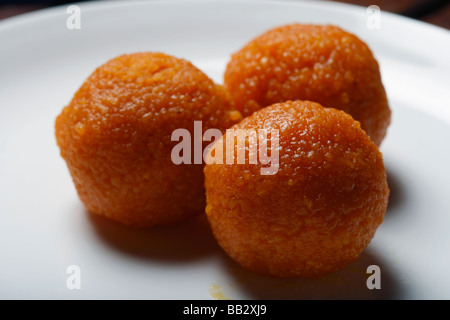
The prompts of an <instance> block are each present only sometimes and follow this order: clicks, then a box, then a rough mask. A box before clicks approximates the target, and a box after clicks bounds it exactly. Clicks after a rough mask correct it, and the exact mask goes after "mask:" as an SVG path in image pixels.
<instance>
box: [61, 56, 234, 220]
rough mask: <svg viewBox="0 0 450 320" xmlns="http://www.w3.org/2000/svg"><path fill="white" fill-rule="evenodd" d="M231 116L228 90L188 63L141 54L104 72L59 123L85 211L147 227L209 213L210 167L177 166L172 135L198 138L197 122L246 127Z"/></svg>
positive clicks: (122, 58)
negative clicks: (207, 180) (206, 173)
mask: <svg viewBox="0 0 450 320" xmlns="http://www.w3.org/2000/svg"><path fill="white" fill-rule="evenodd" d="M230 111H231V104H230V100H229V97H228V95H227V93H226V92H225V91H224V90H223V88H222V87H221V86H218V85H216V84H214V83H213V81H212V80H210V79H209V78H208V77H207V76H206V75H205V74H204V73H203V72H201V71H200V70H198V69H197V68H196V67H194V66H193V65H192V64H191V63H189V62H188V61H185V60H183V59H178V58H175V57H172V56H168V55H165V54H162V53H135V54H129V55H122V56H119V57H117V58H115V59H112V60H110V61H108V62H107V63H106V64H104V65H102V66H101V67H99V68H98V69H97V70H96V71H95V72H94V73H93V74H92V75H91V76H90V77H89V78H88V79H87V80H86V81H85V82H84V83H83V85H82V86H81V88H80V89H79V90H78V92H77V93H76V94H75V96H74V97H73V100H72V101H71V102H70V104H69V105H68V106H67V107H65V108H64V109H63V111H62V112H61V114H60V115H59V116H58V117H57V119H56V123H55V129H56V132H55V133H56V138H57V142H58V145H59V147H60V150H61V155H62V157H63V158H64V159H65V160H66V162H67V165H68V168H69V170H70V173H71V175H72V177H73V181H74V183H75V186H76V189H77V191H78V194H79V196H80V198H81V200H82V201H83V203H84V205H85V206H86V208H87V209H88V210H90V211H92V212H94V213H98V214H102V215H105V216H107V217H109V218H112V219H114V220H117V221H120V222H123V223H125V224H128V225H133V226H142V227H146V226H152V225H156V224H165V223H170V222H174V221H178V220H182V219H185V218H186V217H188V216H190V215H192V214H194V213H202V212H203V211H204V206H205V194H204V184H203V182H204V177H203V172H202V169H203V165H193V164H192V165H185V164H181V165H178V166H177V165H175V164H173V162H172V160H171V150H172V148H173V146H174V145H176V144H177V143H178V142H176V141H171V134H172V132H173V131H174V130H175V129H179V128H185V129H187V130H189V132H191V135H192V136H193V132H192V131H193V124H194V120H202V121H203V123H202V124H203V130H206V129H208V128H218V129H221V130H224V129H225V128H227V127H229V126H231V125H232V124H233V123H234V122H235V121H236V120H240V117H239V116H240V115H239V113H238V115H237V116H236V112H230ZM232 119H234V120H232ZM233 121H234V122H233Z"/></svg>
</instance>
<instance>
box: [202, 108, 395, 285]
mask: <svg viewBox="0 0 450 320" xmlns="http://www.w3.org/2000/svg"><path fill="white" fill-rule="evenodd" d="M231 129H233V130H234V131H233V135H238V133H236V132H243V133H245V134H246V135H247V136H248V137H247V138H244V139H241V141H244V142H243V143H241V144H238V142H237V141H238V140H236V142H235V144H234V147H235V148H234V150H232V151H231V152H229V154H233V153H234V154H235V156H236V158H237V155H238V154H239V152H240V151H242V150H244V151H247V152H248V151H251V152H250V153H249V154H248V155H247V158H248V159H249V160H250V159H251V157H250V155H254V154H255V153H257V154H258V161H257V162H256V163H255V161H253V162H250V161H246V162H245V163H242V161H241V162H240V163H239V162H238V161H234V163H233V164H232V163H231V162H225V161H221V162H220V161H218V158H217V157H214V155H215V154H216V152H217V150H218V149H219V148H217V147H216V145H213V147H212V148H211V149H210V151H209V152H210V154H209V155H208V157H207V159H208V161H207V164H206V166H205V169H204V171H205V185H206V196H207V206H206V214H207V218H208V221H209V223H210V225H211V228H212V230H213V234H214V236H215V237H216V239H217V240H218V243H219V244H220V246H221V247H222V248H223V249H224V251H225V252H226V253H227V254H228V255H229V256H230V257H231V258H232V259H233V260H235V261H236V262H237V263H239V264H240V265H241V266H243V267H244V268H246V269H248V270H251V271H254V272H256V273H260V274H265V275H270V276H273V277H281V278H291V277H318V276H322V275H325V274H328V273H331V272H335V271H338V270H340V269H342V268H344V267H345V266H347V265H348V264H349V263H351V262H353V261H355V260H357V259H358V257H359V256H360V255H361V253H362V251H363V250H364V249H365V248H366V246H367V245H368V244H369V242H370V241H371V239H372V238H373V237H374V235H375V232H376V230H377V228H378V226H379V225H380V224H381V223H382V221H383V218H384V215H385V211H386V207H387V203H388V196H389V189H388V185H387V181H386V171H385V168H384V164H383V158H382V154H381V153H380V151H379V150H378V147H377V146H376V145H375V144H374V143H373V141H372V140H371V139H370V138H369V137H368V136H367V134H366V133H365V132H364V131H363V130H362V129H361V128H360V124H359V122H357V121H355V120H354V119H353V118H352V117H351V116H350V115H348V114H347V113H345V112H343V111H340V110H337V109H334V108H325V107H322V106H321V105H320V104H317V103H314V102H308V101H287V102H284V103H278V104H274V105H272V106H269V107H266V108H263V109H261V110H259V111H256V112H254V113H253V114H252V115H251V116H249V117H247V118H244V119H243V120H242V121H241V122H240V123H238V124H236V125H234V126H233V127H232V128H231ZM231 132H232V131H228V130H227V132H226V134H225V135H224V136H223V137H222V138H221V139H220V140H218V142H217V143H220V141H222V144H223V145H224V146H226V147H228V146H230V145H231V144H227V143H228V142H225V141H228V140H227V136H228V135H229V134H230V133H231ZM252 132H255V133H252ZM269 133H270V134H269ZM255 136H256V137H257V139H255V138H254V137H255ZM255 144H256V146H255ZM262 148H264V150H262ZM261 151H263V152H261ZM227 152H228V150H226V152H224V154H225V153H227ZM268 155H269V156H268ZM224 157H225V156H224ZM230 159H231V157H230ZM277 159H278V160H277ZM212 160H215V161H214V162H213V161H212ZM270 167H272V170H268V169H269V168H270Z"/></svg>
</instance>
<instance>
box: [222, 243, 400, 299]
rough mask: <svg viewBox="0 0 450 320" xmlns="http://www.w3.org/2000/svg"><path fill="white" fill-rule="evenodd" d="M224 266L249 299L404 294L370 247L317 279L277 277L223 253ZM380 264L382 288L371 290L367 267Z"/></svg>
mask: <svg viewBox="0 0 450 320" xmlns="http://www.w3.org/2000/svg"><path fill="white" fill-rule="evenodd" d="M222 262H223V266H224V269H225V270H226V272H228V273H229V274H230V276H231V278H232V279H233V280H232V283H233V284H231V285H230V287H232V288H233V290H238V291H239V292H244V293H245V295H246V297H247V298H248V299H255V300H259V299H262V300H264V299H266V300H299V299H305V300H319V299H321V300H331V299H333V300H344V299H348V300H373V299H379V300H391V299H399V298H400V297H401V295H402V287H401V283H400V282H398V281H396V279H395V278H394V277H393V274H392V268H391V267H389V266H388V265H387V263H385V262H384V261H380V260H379V259H378V258H377V257H376V256H375V255H374V254H373V253H371V252H370V251H369V248H367V249H366V250H365V251H364V252H363V254H362V255H361V256H360V258H359V259H358V260H357V261H356V262H353V263H351V264H350V265H348V266H347V267H346V268H345V269H343V270H341V271H338V272H336V273H333V274H330V275H327V276H324V277H321V278H314V279H275V278H271V277H266V276H262V275H258V274H255V273H252V272H250V271H247V270H245V269H243V268H242V267H241V266H239V265H238V264H237V263H236V262H234V261H233V260H231V259H230V258H228V257H227V256H226V255H225V254H223V255H222ZM370 265H377V266H379V267H380V274H381V277H380V279H381V281H380V283H381V289H372V290H370V289H368V288H367V279H368V277H369V276H370V275H371V273H367V267H368V266H370Z"/></svg>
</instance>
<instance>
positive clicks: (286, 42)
mask: <svg viewBox="0 0 450 320" xmlns="http://www.w3.org/2000/svg"><path fill="white" fill-rule="evenodd" d="M224 86H225V88H226V89H227V90H228V91H229V92H230V94H231V96H232V98H233V100H234V102H235V103H236V107H237V108H238V109H239V110H240V111H241V112H242V114H243V115H244V116H247V115H250V114H252V113H253V112H254V111H256V110H259V109H260V108H262V107H265V106H269V105H271V104H273V103H277V102H283V101H286V100H297V99H298V100H310V101H315V102H318V103H320V104H322V105H323V106H325V107H332V108H336V109H340V110H343V111H345V112H347V113H349V114H351V115H352V117H353V118H354V119H356V120H358V121H359V122H360V123H361V127H362V128H363V129H364V130H365V131H366V132H367V134H368V135H369V136H370V137H371V138H372V140H373V141H374V142H375V144H377V145H380V143H381V141H382V140H383V138H384V136H385V135H386V130H387V127H388V126H389V123H390V115H391V111H390V109H389V106H388V102H387V98H386V93H385V90H384V87H383V84H382V82H381V76H380V72H379V66H378V63H377V61H376V60H375V58H374V56H373V54H372V52H371V51H370V49H369V47H368V46H367V45H366V44H365V43H364V42H362V41H361V40H360V39H358V38H357V37H356V36H355V35H353V34H351V33H348V32H346V31H344V30H342V29H340V28H338V27H335V26H331V25H324V26H322V25H302V24H293V25H286V26H281V27H277V28H274V29H271V30H269V31H267V32H265V33H264V34H262V35H260V36H258V37H256V38H255V39H253V40H252V41H250V42H249V43H248V44H247V45H245V46H244V47H243V48H242V49H241V50H239V51H238V52H236V53H235V54H233V56H232V58H231V60H230V62H229V63H228V66H227V68H226V72H225V75H224Z"/></svg>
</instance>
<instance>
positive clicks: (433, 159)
mask: <svg viewBox="0 0 450 320" xmlns="http://www.w3.org/2000/svg"><path fill="white" fill-rule="evenodd" d="M79 7H80V8H81V29H79V30H76V29H75V30H69V29H68V28H67V26H66V20H67V18H68V17H69V14H67V12H66V9H67V6H61V7H56V8H52V9H49V10H44V11H38V12H35V13H31V14H26V15H23V16H19V17H16V18H11V19H8V20H5V21H2V22H0V44H1V45H0V298H3V299H35V298H39V299H78V298H83V299H213V298H231V299H272V298H278V299H305V298H306V299H316V298H317V299H320V298H343V299H344V298H358V299H366V298H367V299H371V298H383V299H449V298H450V276H449V270H450V233H449V232H448V229H449V226H450V179H449V178H450V165H449V164H450V105H449V101H450V90H449V89H450V83H449V79H450V60H449V58H448V57H449V55H450V34H449V32H448V31H446V30H444V29H440V28H437V27H433V26H430V25H427V24H424V23H420V22H415V21H412V20H409V19H405V18H402V17H398V16H395V15H392V14H388V13H384V12H382V13H381V19H380V20H379V22H380V24H379V26H380V29H370V28H368V27H367V24H366V22H367V19H368V17H369V16H368V14H367V12H366V8H363V7H355V6H349V5H342V4H337V3H327V2H285V3H282V2H265V1H164V2H159V1H153V2H142V1H139V2H132V1H126V2H116V1H114V2H97V3H81V4H79ZM291 22H302V23H320V24H323V23H332V24H336V25H339V26H341V27H342V28H344V29H347V30H348V31H351V32H353V33H355V34H357V35H358V36H360V37H361V38H362V39H363V40H364V41H366V42H367V43H368V44H369V46H370V47H371V48H372V50H373V52H374V54H375V55H376V57H377V58H378V60H379V62H380V65H381V71H382V76H383V81H384V84H385V87H386V90H387V93H388V96H389V99H390V103H391V107H392V110H393V119H392V125H391V127H390V128H389V133H388V136H387V137H386V139H385V142H384V143H383V145H382V148H381V150H382V152H383V153H384V158H385V165H386V168H387V172H388V177H389V184H390V187H391V198H390V204H389V208H388V211H387V214H386V219H385V221H384V222H383V224H382V225H381V227H380V228H379V229H378V231H377V233H376V236H375V238H374V239H373V241H372V242H371V244H370V245H369V247H368V248H367V249H366V251H365V252H364V254H363V255H362V256H361V258H360V259H359V260H358V261H357V262H355V263H353V264H351V265H350V266H348V267H347V268H346V269H344V270H342V271H340V272H338V273H336V274H332V275H329V276H327V277H325V278H323V279H316V280H304V279H299V280H274V279H268V278H265V277H261V276H257V275H254V274H252V273H250V272H247V271H244V270H242V269H241V268H240V267H239V266H237V265H236V264H235V263H234V262H232V261H231V260H230V259H229V258H228V257H227V256H225V254H224V253H223V252H222V251H221V250H220V248H219V247H218V246H217V244H216V242H215V240H214V239H213V238H212V236H211V234H210V232H209V229H208V226H207V224H206V223H205V221H204V220H202V219H201V218H198V219H193V220H190V221H189V222H187V223H185V224H180V225H176V226H172V227H165V228H156V229H154V230H147V231H145V230H134V229H128V228H125V227H122V226H120V225H118V224H115V223H112V222H110V221H107V220H106V219H102V218H98V217H94V216H92V215H90V214H88V213H87V212H86V211H85V210H84V208H83V206H82V205H81V203H80V201H79V200H78V197H77V195H76V192H75V188H74V186H73V183H72V181H71V178H70V176H69V173H68V170H67V168H66V165H65V163H64V161H63V160H62V158H61V157H60V156H59V151H58V149H57V147H56V142H55V138H54V132H53V125H54V120H55V117H56V115H57V114H58V113H59V112H60V111H61V108H62V107H63V106H64V105H66V104H67V103H68V102H69V101H70V99H71V97H72V95H73V94H74V93H75V91H76V90H77V89H78V87H79V86H80V85H81V84H82V82H83V81H84V79H85V78H86V77H87V76H88V75H89V74H90V73H91V72H92V71H93V70H94V69H95V68H96V67H97V66H99V65H101V64H103V63H104V62H105V61H107V60H108V59H110V58H113V57H115V56H117V55H120V54H122V53H131V52H136V51H161V52H166V53H169V54H173V55H175V56H178V57H182V58H186V59H188V60H191V61H192V62H193V63H194V64H196V65H197V66H198V67H199V68H201V69H202V70H204V71H205V72H206V73H207V74H208V75H210V76H211V77H212V78H213V79H214V80H216V81H217V82H220V83H221V82H222V74H223V71H224V68H225V64H226V62H227V61H228V59H229V57H230V54H231V53H232V52H234V51H236V50H237V49H239V48H240V47H241V46H243V45H244V43H246V42H247V41H248V40H249V39H251V38H252V37H254V36H256V35H258V34H260V33H261V32H263V31H265V30H267V29H268V28H271V27H274V26H277V25H282V24H286V23H291ZM71 265H76V266H78V267H79V271H80V273H77V272H75V271H73V270H71V269H69V270H68V267H69V266H71ZM370 265H378V266H379V267H380V271H381V289H379V290H377V289H374V290H369V289H368V288H367V286H366V280H367V277H368V274H367V273H366V271H367V267H368V266H370ZM67 271H69V272H72V273H67ZM77 275H79V276H80V277H79V278H78V279H79V280H80V282H79V283H80V285H81V287H80V289H76V288H75V289H70V288H73V285H76V284H77V282H73V281H72V280H74V279H75V278H74V277H75V276H77ZM68 280H69V285H68ZM71 285H72V287H71Z"/></svg>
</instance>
